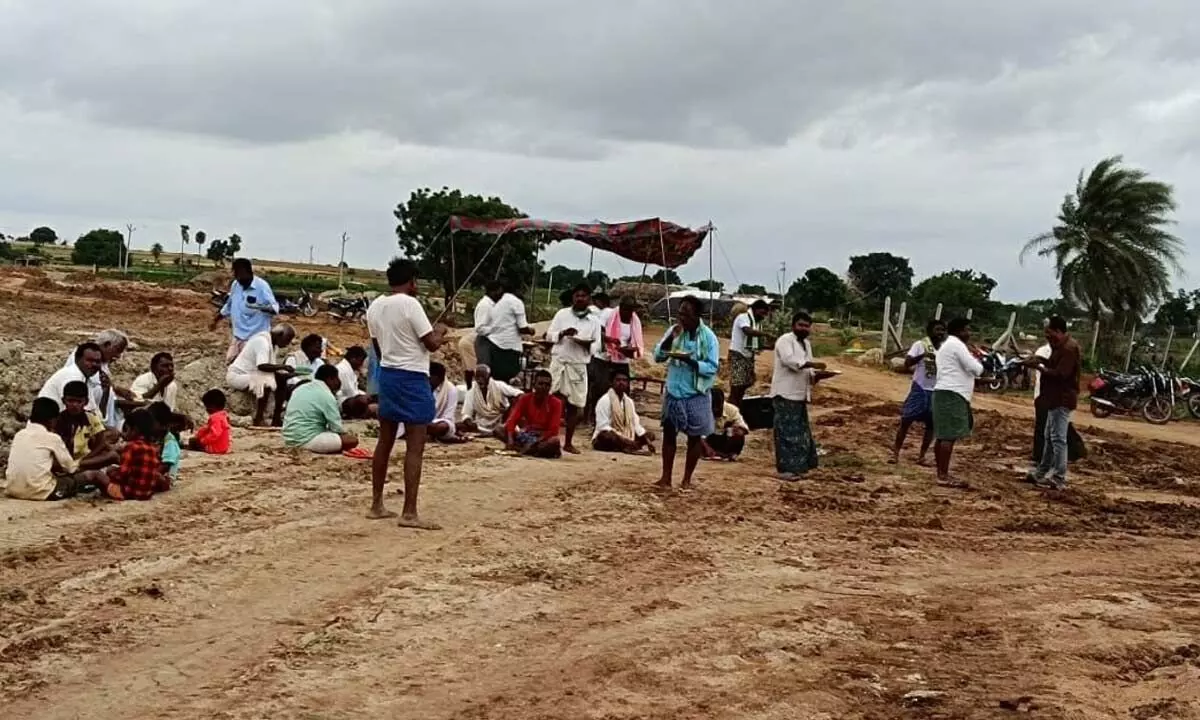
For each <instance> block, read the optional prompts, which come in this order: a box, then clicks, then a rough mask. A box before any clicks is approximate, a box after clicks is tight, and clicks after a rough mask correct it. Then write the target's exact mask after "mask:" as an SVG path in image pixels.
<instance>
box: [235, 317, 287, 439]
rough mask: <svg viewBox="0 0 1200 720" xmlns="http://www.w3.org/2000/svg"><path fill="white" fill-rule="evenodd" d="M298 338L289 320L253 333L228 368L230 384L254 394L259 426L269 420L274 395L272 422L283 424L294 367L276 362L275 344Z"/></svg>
mask: <svg viewBox="0 0 1200 720" xmlns="http://www.w3.org/2000/svg"><path fill="white" fill-rule="evenodd" d="M295 338H296V331H295V330H293V329H292V326H291V325H287V324H284V325H277V326H276V327H274V328H272V329H270V330H268V331H264V332H260V333H258V334H257V335H253V336H251V337H250V338H249V339H248V340H246V342H245V344H243V345H242V349H241V350H240V351H238V355H237V357H236V358H234V359H233V363H232V364H230V366H229V368H228V369H226V371H225V384H226V385H228V386H229V387H230V388H231V389H233V390H241V391H243V392H248V393H250V394H251V395H252V396H254V400H255V408H254V424H255V425H256V426H259V427H263V426H264V425H265V424H266V414H267V403H268V402H269V401H270V400H271V396H272V395H274V397H275V411H274V413H272V415H271V426H272V427H279V426H280V425H282V424H283V405H284V403H285V402H286V401H287V392H286V389H285V388H286V387H287V381H288V380H289V379H290V378H291V377H292V375H293V374H294V370H293V369H292V368H291V367H288V366H287V365H281V364H279V363H277V362H275V360H276V357H275V348H285V347H287V346H288V345H291V344H292V340H294V339H295ZM280 385H283V387H280Z"/></svg>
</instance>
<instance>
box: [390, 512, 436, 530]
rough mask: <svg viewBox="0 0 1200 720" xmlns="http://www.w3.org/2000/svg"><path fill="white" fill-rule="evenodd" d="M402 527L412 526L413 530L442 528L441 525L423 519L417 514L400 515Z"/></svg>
mask: <svg viewBox="0 0 1200 720" xmlns="http://www.w3.org/2000/svg"><path fill="white" fill-rule="evenodd" d="M400 527H402V528H412V529H413V530H441V529H442V526H441V525H438V524H437V523H435V522H430V521H428V520H422V519H421V518H420V517H418V516H416V515H402V516H400Z"/></svg>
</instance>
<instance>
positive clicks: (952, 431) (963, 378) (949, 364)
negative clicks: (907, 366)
mask: <svg viewBox="0 0 1200 720" xmlns="http://www.w3.org/2000/svg"><path fill="white" fill-rule="evenodd" d="M946 330H947V336H946V340H945V341H944V342H943V343H942V346H941V347H940V348H938V351H937V382H936V383H934V386H933V400H932V403H931V405H932V408H933V435H934V437H935V438H936V439H937V444H936V445H935V446H934V448H933V454H934V459H935V460H936V462H937V481H938V484H939V485H945V486H947V487H966V484H965V483H963V482H960V481H958V480H955V479H953V478H951V477H950V459H951V458H952V457H953V455H954V444H955V443H956V442H958V441H959V440H962V439H963V438H966V437H970V435H971V431H972V430H973V429H974V427H975V418H974V416H973V415H972V414H971V398H972V397H974V395H975V380H976V379H977V378H978V377H979V376H980V375H982V374H983V364H982V363H980V362H979V360H977V359H976V358H975V355H974V354H972V353H971V350H970V348H969V347H967V343H969V342H970V341H971V323H970V321H969V320H967V319H966V318H961V317H960V318H955V319H953V320H951V321H950V324H949V325H948V326H947V328H946Z"/></svg>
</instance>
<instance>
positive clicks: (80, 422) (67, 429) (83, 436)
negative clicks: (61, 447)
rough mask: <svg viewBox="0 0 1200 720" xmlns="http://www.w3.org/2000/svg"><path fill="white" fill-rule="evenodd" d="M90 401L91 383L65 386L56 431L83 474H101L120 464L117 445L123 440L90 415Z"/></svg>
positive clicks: (93, 414) (55, 425)
mask: <svg viewBox="0 0 1200 720" xmlns="http://www.w3.org/2000/svg"><path fill="white" fill-rule="evenodd" d="M88 399H89V398H88V386H87V383H85V382H81V381H78V380H76V381H73V382H69V383H67V384H66V385H64V386H63V397H62V403H60V406H61V407H62V412H61V414H59V416H58V420H56V421H55V424H54V428H53V429H54V431H55V432H56V433H58V436H59V437H60V438H62V439H63V444H65V445H66V446H67V450H68V451H70V453H71V456H72V457H74V458H75V461H76V462H77V463H78V464H79V469H80V470H99V469H101V468H105V467H108V466H109V465H116V464H117V462H119V461H120V457H119V456H118V455H117V441H118V440H120V437H121V436H120V434H119V433H118V432H117V431H116V430H106V429H105V427H104V421H103V420H101V419H100V416H98V415H96V414H95V413H91V412H88V410H87V404H88Z"/></svg>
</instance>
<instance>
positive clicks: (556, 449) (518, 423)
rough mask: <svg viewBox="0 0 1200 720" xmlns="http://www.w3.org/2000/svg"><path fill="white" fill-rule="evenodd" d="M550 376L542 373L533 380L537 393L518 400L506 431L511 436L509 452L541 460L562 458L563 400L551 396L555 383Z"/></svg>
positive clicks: (535, 375) (534, 392)
mask: <svg viewBox="0 0 1200 720" xmlns="http://www.w3.org/2000/svg"><path fill="white" fill-rule="evenodd" d="M553 382H554V381H553V379H552V378H551V377H550V373H549V372H547V371H545V370H538V371H537V372H536V373H534V376H533V392H527V393H525V394H524V395H522V396H521V398H520V399H519V400H517V404H516V405H515V406H513V409H512V412H511V413H509V415H508V422H507V423H505V426H504V429H505V431H506V432H507V434H508V437H507V442H508V449H509V450H514V451H516V452H519V453H521V454H522V455H531V456H533V457H540V458H560V457H562V441H560V440H559V438H558V431H559V429H560V428H562V413H563V404H562V400H559V399H558V398H557V397H555V396H553V395H551V394H550V385H551V384H552V383H553Z"/></svg>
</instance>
